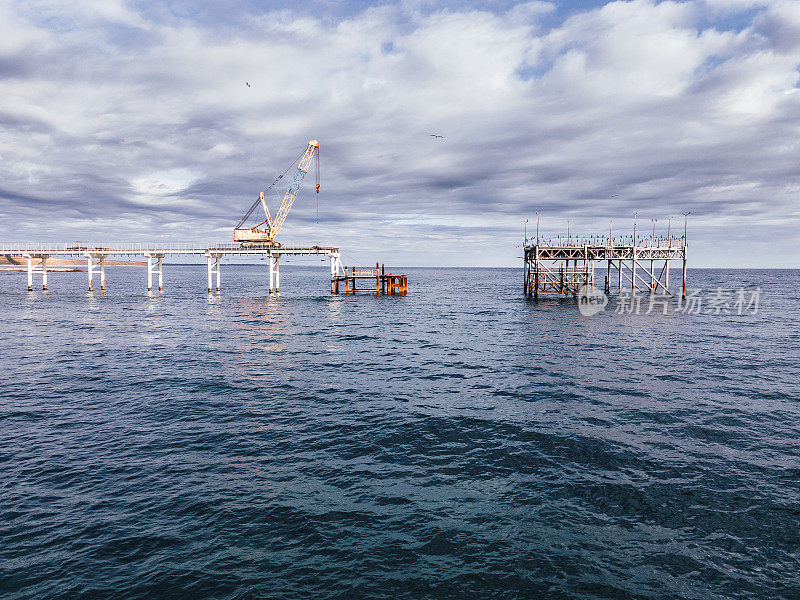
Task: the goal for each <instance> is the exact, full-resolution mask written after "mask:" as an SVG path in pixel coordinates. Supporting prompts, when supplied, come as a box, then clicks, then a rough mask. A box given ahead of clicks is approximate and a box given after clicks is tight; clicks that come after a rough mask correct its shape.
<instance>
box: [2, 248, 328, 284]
mask: <svg viewBox="0 0 800 600" xmlns="http://www.w3.org/2000/svg"><path fill="white" fill-rule="evenodd" d="M0 254H5V255H7V256H20V257H22V258H23V259H25V260H26V262H27V271H28V291H32V290H33V274H34V273H41V275H42V289H43V290H46V289H47V272H48V269H47V259H48V258H50V257H60V258H85V259H86V270H87V274H88V283H89V290H93V289H94V275H99V276H100V289H101V290H105V289H106V273H105V260H106V258H107V257H109V256H125V257H133V256H141V257H144V258H145V259H146V260H147V290H148V291H152V289H153V277H154V276H158V289H159V290H162V289H163V288H164V258H165V257H167V256H192V255H193V256H203V257H205V258H206V260H207V265H208V269H207V273H208V291H209V292H211V291H213V290H214V289H216V290H220V289H221V284H220V280H221V268H220V260H221V259H222V258H223V257H226V256H262V257H266V258H268V259H269V292H270V293H277V292H278V291H279V290H280V258H281V257H282V256H315V255H316V256H328V257H329V258H330V264H331V271H330V277H331V292H333V291H334V282H335V278H336V277H337V276H339V275H340V274H341V273H342V262H341V257H340V253H339V248H335V247H332V246H289V245H286V246H279V247H271V248H248V247H242V245H241V244H218V243H211V244H199V243H167V244H148V243H129V244H125V243H116V244H86V243H83V242H74V243H71V244H70V243H61V244H0ZM34 260H39V261H40V262H39V264H38V265H37V266H36V268H34V264H33V261H34ZM212 279H213V281H212ZM212 284H216V285H212Z"/></svg>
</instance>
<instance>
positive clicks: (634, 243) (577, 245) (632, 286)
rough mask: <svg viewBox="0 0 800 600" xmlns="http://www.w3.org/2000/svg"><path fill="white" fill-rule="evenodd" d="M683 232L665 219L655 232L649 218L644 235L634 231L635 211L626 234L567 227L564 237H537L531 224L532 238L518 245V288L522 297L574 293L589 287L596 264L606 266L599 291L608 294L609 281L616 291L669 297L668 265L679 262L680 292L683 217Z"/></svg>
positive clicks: (683, 292) (683, 266)
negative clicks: (647, 233) (521, 258)
mask: <svg viewBox="0 0 800 600" xmlns="http://www.w3.org/2000/svg"><path fill="white" fill-rule="evenodd" d="M687 215H688V213H686V214H685V215H684V230H683V235H678V236H674V235H672V231H671V227H670V225H671V222H670V220H668V223H669V225H668V228H667V234H666V235H659V236H656V232H655V222H656V221H657V219H652V221H653V233H652V235H650V236H642V235H637V233H636V214H635V213H634V226H633V234H632V235H618V236H614V235H612V231H611V228H610V227H609V232H608V236H604V235H600V236H597V235H595V236H580V235H572V234H570V233H569V230H568V232H567V235H565V236H555V237H547V238H544V237H540V236H539V223H538V219H537V223H536V238H535V239H533V240H529V239H528V238H527V233H526V237H525V242H524V244H523V247H524V252H525V255H524V261H525V262H524V282H523V292H524V294H525V296H526V297H527V298H531V297H533V298H534V299H538V298H539V295H540V294H556V295H568V294H572V295H578V294H579V293H581V292H582V291H583V290H592V289H594V288H595V269H596V266H597V264H598V263H599V264H600V265H601V267H602V266H605V267H606V274H605V279H604V282H603V291H604V292H605V293H606V294H610V293H611V290H612V281H615V283H616V285H615V286H613V287H614V288H615V291H616V293H618V294H622V293H626V292H627V291H628V290H629V291H630V294H631V296H635V295H636V293H637V292H643V291H648V292H649V293H651V294H662V295H666V296H675V294H676V292H673V291H672V290H671V289H670V281H669V274H670V264H671V263H673V262H678V263H679V264H680V265H681V291H680V294H681V295H682V296H683V297H685V296H686V246H687V243H686V216H687Z"/></svg>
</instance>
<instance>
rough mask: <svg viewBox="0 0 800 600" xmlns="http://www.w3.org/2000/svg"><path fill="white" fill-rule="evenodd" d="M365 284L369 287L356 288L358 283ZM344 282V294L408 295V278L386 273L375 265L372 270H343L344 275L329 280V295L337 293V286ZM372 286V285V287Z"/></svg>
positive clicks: (381, 267) (346, 268)
mask: <svg viewBox="0 0 800 600" xmlns="http://www.w3.org/2000/svg"><path fill="white" fill-rule="evenodd" d="M359 281H362V282H364V283H367V284H368V285H369V287H358V282H359ZM342 282H344V293H345V294H357V293H358V292H369V293H373V294H376V295H380V294H382V293H383V294H391V295H394V294H401V295H405V294H407V293H408V276H407V275H404V274H396V273H386V267H385V266H384V265H382V264H378V263H375V269H372V268H356V267H350V268H349V269H348V267H345V268H344V275H336V276H334V277H332V278H331V293H332V294H338V293H339V284H340V283H342ZM373 284H374V285H373Z"/></svg>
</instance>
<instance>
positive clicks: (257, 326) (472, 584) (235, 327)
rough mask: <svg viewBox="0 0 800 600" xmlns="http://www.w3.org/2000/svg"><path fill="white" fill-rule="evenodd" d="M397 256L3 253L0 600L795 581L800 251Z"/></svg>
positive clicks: (751, 585) (620, 591)
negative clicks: (704, 259) (579, 295)
mask: <svg viewBox="0 0 800 600" xmlns="http://www.w3.org/2000/svg"><path fill="white" fill-rule="evenodd" d="M394 271H395V272H399V271H402V272H404V273H407V274H408V280H409V293H408V295H406V296H375V295H374V294H364V295H359V296H344V295H339V296H332V295H331V294H330V283H329V275H328V273H329V271H328V268H327V266H326V265H325V264H316V263H312V264H305V265H301V264H291V263H289V264H286V265H283V266H282V270H281V292H280V294H279V295H272V296H270V295H269V294H268V293H267V267H266V266H265V265H264V264H263V263H261V264H258V265H242V264H231V265H228V264H223V266H222V290H221V292H220V293H216V292H215V293H212V294H209V293H208V292H207V291H206V272H205V266H204V265H175V264H171V263H169V262H167V263H166V264H165V267H164V290H163V292H161V293H159V292H157V291H156V292H153V293H148V292H147V291H146V284H145V281H146V276H145V271H144V269H143V268H134V267H110V268H108V269H107V279H108V289H107V290H106V291H105V292H101V291H99V290H98V289H97V288H98V287H99V285H98V284H99V282H98V281H97V280H96V281H95V288H96V289H95V291H94V292H88V291H87V285H86V274H85V273H51V274H50V278H49V279H50V281H49V284H50V285H49V287H50V290H49V291H47V292H42V291H41V290H40V288H41V285H40V279H39V275H35V291H34V292H30V293H29V292H27V291H26V274H25V273H0V303H2V316H1V317H0V356H2V372H3V377H2V394H1V398H2V401H0V440H1V441H2V443H1V444H0V598H2V599H3V600H6V599H8V600H10V599H14V600H22V599H37V600H38V599H49V598H53V599H62V598H64V599H84V598H85V599H97V598H114V599H150V598H168V599H173V598H174V599H183V598H209V599H210V598H213V599H230V600H234V599H249V598H274V599H281V600H290V599H317V598H322V599H348V598H376V599H383V598H385V599H390V598H391V599H398V598H400V599H428V598H429V599H445V598H446V599H461V598H475V599H482V600H483V599H491V598H502V599H513V598H543V599H550V598H552V599H556V598H558V599H562V598H563V599H572V598H578V599H606V598H608V599H611V598H693V599H730V598H800V271H798V270H702V269H690V270H689V277H688V279H689V287H690V295H692V297H693V298H695V300H694V301H693V302H692V303H688V302H685V303H684V302H682V303H680V304H678V302H677V301H676V300H671V301H669V302H654V301H651V300H650V298H649V297H648V295H647V294H639V295H638V297H639V298H640V299H639V300H637V301H635V302H633V301H631V300H630V298H625V297H624V296H623V297H620V298H618V297H616V295H612V297H611V298H610V299H609V300H608V304H606V305H605V306H602V307H600V306H599V305H598V308H602V310H599V311H598V312H596V314H591V315H587V314H583V312H582V311H581V310H579V308H580V305H579V303H578V301H577V300H576V299H575V298H564V299H557V298H547V299H545V298H542V299H540V300H539V301H538V302H537V301H534V300H526V299H525V297H524V296H523V289H522V270H521V268H509V269H501V268H497V269H482V268H425V269H423V268H406V269H394ZM601 275H602V274H600V275H598V279H600V280H602V276H601ZM679 279H680V272H679V271H678V272H675V273H673V274H672V280H673V281H678V280H679ZM654 300H655V298H654ZM637 303H638V304H637ZM584 312H586V311H584Z"/></svg>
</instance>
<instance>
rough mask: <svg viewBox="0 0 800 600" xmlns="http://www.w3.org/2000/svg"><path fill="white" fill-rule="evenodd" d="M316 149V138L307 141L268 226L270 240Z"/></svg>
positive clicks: (317, 147)
mask: <svg viewBox="0 0 800 600" xmlns="http://www.w3.org/2000/svg"><path fill="white" fill-rule="evenodd" d="M318 150H319V142H317V140H311V141H309V142H308V148H306V151H305V154H303V158H301V159H300V164H298V165H297V170H296V171H295V172H294V177H292V183H291V184H290V185H289V188H288V189H287V190H286V194H284V196H283V202H281V207H280V208H279V209H278V213H277V214H276V215H275V220H274V221H273V222H272V226H271V227H270V234H271V236H270V238H269V239H270V240H272V239H273V238H274V237H275V236H276V235H277V234H278V232H279V231H280V230H281V227H283V222H284V221H285V220H286V215H288V214H289V210H290V209H291V208H292V204H294V199H295V198H297V192H298V191H300V184H301V183H303V178H304V177H305V176H306V173H308V169H309V168H310V167H311V159H312V158H314V153H315V152H317V151H318Z"/></svg>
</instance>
